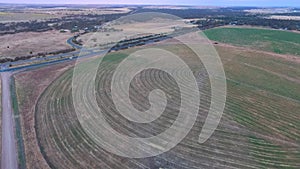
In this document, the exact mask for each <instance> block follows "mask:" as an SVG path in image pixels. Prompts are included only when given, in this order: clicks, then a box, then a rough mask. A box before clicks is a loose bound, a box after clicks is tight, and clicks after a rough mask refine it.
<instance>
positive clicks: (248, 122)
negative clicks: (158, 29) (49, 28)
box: [36, 62, 300, 169]
mask: <svg viewBox="0 0 300 169" xmlns="http://www.w3.org/2000/svg"><path fill="white" fill-rule="evenodd" d="M116 65H117V63H115V62H107V63H105V64H103V65H102V66H100V69H99V71H98V75H97V81H96V86H97V89H99V91H98V92H97V102H98V104H99V106H100V107H101V108H102V110H103V114H104V116H105V118H106V120H107V122H108V123H109V124H110V125H111V126H112V127H113V128H114V129H115V130H117V131H118V132H120V133H123V134H127V135H129V136H131V137H151V136H153V135H156V134H158V133H161V132H163V131H164V130H165V129H167V128H168V127H170V125H171V124H172V122H173V121H174V120H175V119H176V117H177V113H176V112H178V107H179V104H178V103H179V100H178V99H176V96H177V95H178V93H177V92H176V91H177V86H176V85H175V84H174V81H173V79H172V78H171V77H170V76H168V75H166V74H165V73H163V72H161V71H158V70H149V71H144V72H142V73H141V74H140V75H139V76H137V77H136V79H135V80H134V81H133V83H132V86H131V87H132V88H131V96H132V103H133V105H134V106H135V107H137V108H139V109H141V110H146V109H147V108H148V106H149V105H148V104H147V91H146V89H149V88H150V89H156V88H160V89H163V90H164V91H165V92H166V93H167V95H168V98H172V99H171V100H172V101H170V102H169V104H168V107H167V109H166V112H164V113H163V115H162V116H161V117H160V118H159V119H157V120H156V121H154V122H152V123H151V124H147V125H145V124H136V123H131V122H129V121H128V120H127V119H124V118H123V117H122V116H121V115H120V114H119V113H117V110H116V109H115V107H114V106H113V101H112V98H111V94H110V82H111V78H112V75H113V71H114V68H115V67H116ZM174 71H176V73H178V74H180V75H181V77H182V78H185V76H184V75H185V73H186V72H184V71H183V70H181V69H180V68H176V69H174ZM198 73H200V74H198V76H197V77H198V82H199V86H201V89H200V92H201V96H202V98H201V101H202V102H201V103H202V104H201V107H200V112H199V117H198V119H197V122H196V124H195V126H194V127H193V129H192V130H191V132H190V133H189V135H188V136H187V137H186V138H185V139H184V140H183V141H182V142H181V143H180V144H179V145H178V146H176V147H175V148H174V149H172V150H171V151H169V152H167V153H164V154H162V155H159V156H157V157H153V158H147V159H127V158H122V157H119V156H116V155H113V154H111V153H109V152H107V151H105V150H104V149H102V148H101V147H100V146H98V145H97V144H95V143H94V142H93V140H92V139H91V138H89V136H88V135H87V134H86V133H85V131H84V130H83V129H82V128H81V126H80V124H79V122H78V120H77V116H76V113H75V110H74V107H73V102H72V92H71V82H72V70H70V71H68V72H67V73H65V74H64V75H62V76H61V77H60V78H59V79H58V80H56V81H55V82H54V83H52V84H51V85H50V86H49V87H48V89H47V90H46V91H45V92H44V93H43V96H42V97H41V98H40V100H39V102H38V104H37V107H36V132H37V137H38V140H39V144H40V146H41V150H42V153H43V155H44V157H45V159H46V160H47V162H48V163H49V165H50V166H51V167H53V168H111V169H117V168H122V169H123V168H124V169H126V168H128V169H131V168H158V167H166V168H176V169H181V168H182V169H193V168H195V169H196V168H211V167H215V168H224V167H226V168H262V167H266V168H276V167H278V166H285V167H286V168H298V166H299V160H298V157H299V150H300V149H299V144H298V143H297V141H295V140H298V139H299V132H298V131H297V128H299V126H298V120H299V115H298V114H297V112H295V111H291V112H290V114H288V116H286V114H282V112H284V111H285V106H289V105H285V103H284V102H282V100H281V99H280V98H276V99H272V102H271V103H270V104H267V105H266V104H265V103H264V100H265V99H270V97H269V96H268V95H266V94H263V93H260V92H254V93H253V90H252V89H249V88H248V87H247V86H238V87H237V86H235V85H234V84H231V83H230V85H229V94H228V95H229V96H228V105H227V107H226V111H225V114H224V116H223V119H222V121H221V125H220V126H219V128H218V129H217V131H216V132H215V133H214V135H213V136H212V137H211V138H210V139H209V141H208V142H206V143H205V144H198V143H197V139H198V134H199V133H200V129H201V126H202V125H203V122H204V119H205V117H206V114H207V110H208V106H209V92H207V91H208V90H209V89H208V86H209V83H208V78H207V74H206V72H205V71H201V72H198ZM85 79H86V76H85V75H84V74H83V75H82V78H81V80H82V81H85ZM57 89H59V90H57ZM241 96H243V97H241ZM82 97H83V104H87V103H85V102H89V99H90V98H89V97H88V96H86V95H85V93H82ZM256 97H259V99H262V100H257V101H255V102H253V101H252V100H251V99H253V98H256ZM177 98H178V97H177ZM246 98H249V100H247V99H246ZM290 106H292V107H299V104H298V103H290ZM261 112H264V113H261ZM278 119H280V120H279V121H278ZM234 121H237V122H239V123H240V124H242V125H243V126H247V128H245V127H243V126H241V125H240V124H239V123H236V122H234ZM293 126H296V127H293ZM124 144H126V143H124ZM62 161H63V162H62Z"/></svg>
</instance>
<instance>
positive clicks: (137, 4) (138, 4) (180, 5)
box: [0, 2, 300, 8]
mask: <svg viewBox="0 0 300 169" xmlns="http://www.w3.org/2000/svg"><path fill="white" fill-rule="evenodd" d="M0 4H7V5H78V6H80V5H116V6H122V5H125V6H179V7H221V8H222V7H223V8H224V7H225V8H228V7H235V8H238V7H252V8H299V7H300V6H254V5H237V6H234V5H228V6H226V5H224V6H222V5H184V4H140V3H136V4H126V3H124V4H122V3H121V4H117V3H116V4H114V3H112V4H100V3H99V4H95V3H91V4H88V3H87V4H84V3H82V4H78V3H61V4H60V3H53V4H47V3H6V2H0ZM0 8H1V7H0Z"/></svg>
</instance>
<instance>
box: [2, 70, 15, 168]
mask: <svg viewBox="0 0 300 169" xmlns="http://www.w3.org/2000/svg"><path fill="white" fill-rule="evenodd" d="M10 77H11V73H10V72H3V73H1V78H2V160H1V168H2V169H17V168H18V161H17V151H16V144H15V137H14V124H13V110H12V104H11V95H10V80H11V78H10Z"/></svg>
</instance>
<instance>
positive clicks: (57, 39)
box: [0, 31, 73, 59]
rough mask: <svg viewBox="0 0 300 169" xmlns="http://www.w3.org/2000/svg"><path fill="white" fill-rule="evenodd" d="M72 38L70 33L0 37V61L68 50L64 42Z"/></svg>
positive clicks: (40, 33)
mask: <svg viewBox="0 0 300 169" xmlns="http://www.w3.org/2000/svg"><path fill="white" fill-rule="evenodd" d="M72 36H73V34H71V33H60V32H59V31H47V32H23V33H16V34H11V35H3V36H0V41H1V42H3V43H1V44H0V59H2V58H15V57H18V56H28V55H35V54H38V53H45V52H54V51H59V50H65V49H70V48H71V47H70V46H69V45H68V44H67V42H66V41H67V40H68V39H69V38H70V37H72Z"/></svg>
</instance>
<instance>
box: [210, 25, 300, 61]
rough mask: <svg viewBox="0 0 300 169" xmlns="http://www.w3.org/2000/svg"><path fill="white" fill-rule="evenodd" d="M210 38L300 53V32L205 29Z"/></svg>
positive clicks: (283, 51) (289, 52) (259, 48)
mask: <svg viewBox="0 0 300 169" xmlns="http://www.w3.org/2000/svg"><path fill="white" fill-rule="evenodd" d="M204 33H205V34H206V35H207V37H208V38H209V39H210V40H213V41H218V42H222V43H228V44H232V45H237V46H243V47H250V48H253V49H258V50H264V51H268V52H274V53H277V54H291V55H300V33H294V32H288V31H281V30H271V29H261V28H225V27H222V28H214V29H209V30H206V31H204Z"/></svg>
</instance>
